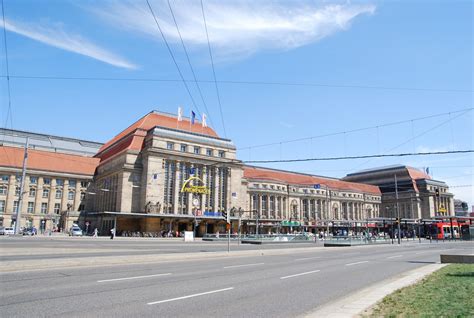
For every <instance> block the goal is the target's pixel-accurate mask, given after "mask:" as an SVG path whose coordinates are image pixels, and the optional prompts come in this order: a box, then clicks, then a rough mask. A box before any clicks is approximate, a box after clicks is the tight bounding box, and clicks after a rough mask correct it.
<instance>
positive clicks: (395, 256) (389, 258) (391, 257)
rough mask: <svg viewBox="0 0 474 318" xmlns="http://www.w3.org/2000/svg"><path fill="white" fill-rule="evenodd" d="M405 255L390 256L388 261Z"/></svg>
mask: <svg viewBox="0 0 474 318" xmlns="http://www.w3.org/2000/svg"><path fill="white" fill-rule="evenodd" d="M402 256H403V255H394V256H389V257H387V259H390V258H397V257H402Z"/></svg>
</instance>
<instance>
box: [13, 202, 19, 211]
mask: <svg viewBox="0 0 474 318" xmlns="http://www.w3.org/2000/svg"><path fill="white" fill-rule="evenodd" d="M13 213H18V201H13Z"/></svg>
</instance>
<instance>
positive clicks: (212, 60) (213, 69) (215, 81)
mask: <svg viewBox="0 0 474 318" xmlns="http://www.w3.org/2000/svg"><path fill="white" fill-rule="evenodd" d="M201 11H202V18H203V20H204V28H205V29H206V38H207V47H208V49H209V56H210V57H211V65H212V75H213V76H214V85H215V87H216V93H217V102H218V104H219V112H220V114H221V120H222V128H223V129H224V137H225V138H227V132H226V130H225V124H224V115H223V113H222V104H221V96H220V94H219V87H218V85H217V77H216V70H215V67H214V59H213V58H212V51H211V42H210V41H209V32H208V31H207V23H206V15H205V14H204V5H203V3H202V0H201Z"/></svg>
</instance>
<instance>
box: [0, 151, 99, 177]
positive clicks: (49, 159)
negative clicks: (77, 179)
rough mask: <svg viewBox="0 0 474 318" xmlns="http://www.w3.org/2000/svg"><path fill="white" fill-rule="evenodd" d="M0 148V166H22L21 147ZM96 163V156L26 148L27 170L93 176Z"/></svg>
mask: <svg viewBox="0 0 474 318" xmlns="http://www.w3.org/2000/svg"><path fill="white" fill-rule="evenodd" d="M0 148H1V149H0V166H3V167H13V168H20V169H21V168H22V167H23V156H24V149H23V148H17V147H8V146H1V147H0ZM98 164H99V159H98V158H91V157H84V156H78V155H70V154H64V153H57V152H48V151H41V150H34V149H29V150H28V165H27V170H28V169H33V170H43V171H51V172H63V173H74V174H83V175H88V176H93V175H94V172H95V168H96V167H97V165H98Z"/></svg>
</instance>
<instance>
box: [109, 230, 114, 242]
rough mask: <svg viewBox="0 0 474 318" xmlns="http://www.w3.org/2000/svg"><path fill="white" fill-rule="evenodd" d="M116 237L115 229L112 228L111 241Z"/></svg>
mask: <svg viewBox="0 0 474 318" xmlns="http://www.w3.org/2000/svg"><path fill="white" fill-rule="evenodd" d="M114 237H115V228H112V229H111V230H110V239H111V240H113V239H114Z"/></svg>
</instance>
